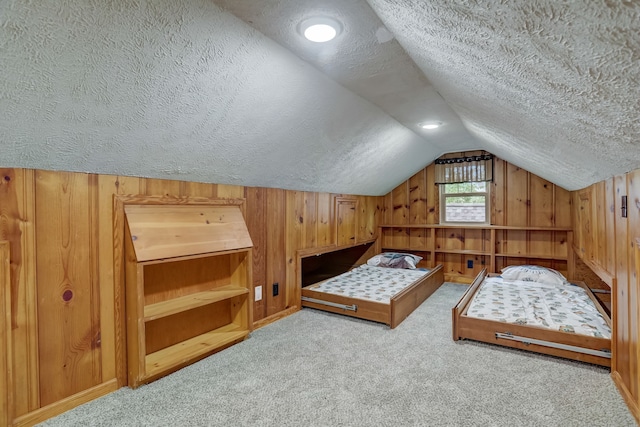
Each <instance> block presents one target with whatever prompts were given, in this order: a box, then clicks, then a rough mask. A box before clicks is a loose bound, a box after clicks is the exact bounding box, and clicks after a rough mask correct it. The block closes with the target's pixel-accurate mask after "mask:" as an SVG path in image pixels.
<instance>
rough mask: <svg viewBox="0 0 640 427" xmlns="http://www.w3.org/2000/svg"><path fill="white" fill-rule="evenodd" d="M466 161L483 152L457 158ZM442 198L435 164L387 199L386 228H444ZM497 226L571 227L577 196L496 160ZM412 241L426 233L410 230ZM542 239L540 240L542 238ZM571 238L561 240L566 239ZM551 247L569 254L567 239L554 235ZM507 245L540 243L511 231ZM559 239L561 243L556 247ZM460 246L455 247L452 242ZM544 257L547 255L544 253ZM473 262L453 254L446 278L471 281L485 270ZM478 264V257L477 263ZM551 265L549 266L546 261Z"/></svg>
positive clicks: (492, 191) (472, 233)
mask: <svg viewBox="0 0 640 427" xmlns="http://www.w3.org/2000/svg"><path fill="white" fill-rule="evenodd" d="M454 154H458V155H461V156H466V155H475V154H479V152H465V153H453V154H452V155H454ZM439 198H440V193H439V188H438V185H436V184H435V164H433V163H432V164H430V165H429V166H427V167H426V168H424V169H423V170H421V171H419V172H418V173H416V174H415V175H413V176H412V177H411V178H409V179H408V180H407V181H405V182H403V183H402V184H400V185H399V186H397V187H396V188H395V189H393V190H392V191H391V192H390V193H389V194H387V195H386V196H385V198H384V206H383V212H382V223H383V224H394V225H406V224H438V223H439V222H440V202H439ZM489 198H490V204H491V213H490V215H491V224H492V225H506V226H528V227H567V228H570V227H571V195H570V193H569V191H567V190H565V189H563V188H561V187H558V186H557V185H554V184H553V183H551V182H549V181H546V180H544V179H542V178H540V177H539V176H537V175H535V174H533V173H530V172H528V171H526V170H524V169H522V168H519V167H517V166H515V165H512V164H510V163H508V162H506V161H504V160H502V159H499V158H495V159H494V179H493V182H492V183H491V186H490V195H489ZM409 232H410V233H411V236H410V238H414V237H415V238H417V239H419V238H420V237H421V236H419V234H420V233H422V232H423V231H422V230H409ZM478 232H479V231H478V230H473V231H470V232H469V233H470V234H469V236H466V235H463V234H459V233H458V234H456V235H455V238H456V239H459V240H461V241H464V240H466V239H467V238H469V239H475V238H477V236H476V234H477V233H478ZM540 235H541V234H540V233H537V234H536V238H537V239H539V238H540ZM565 235H566V234H565V233H562V234H558V236H565ZM548 237H549V240H550V241H554V243H553V245H555V246H557V247H555V248H553V250H554V251H555V252H556V253H562V252H564V253H566V252H567V248H566V246H567V242H566V241H565V239H564V237H556V236H555V234H554V233H553V232H551V231H549V232H548ZM503 238H504V240H505V241H506V240H510V241H511V242H512V243H511V244H515V243H514V242H516V241H519V242H520V243H521V244H522V245H526V246H527V247H529V246H531V247H534V246H535V245H536V241H530V242H529V241H528V240H529V239H528V235H527V232H526V231H506V232H504V235H503ZM555 239H558V241H555ZM452 244H455V242H452ZM538 252H539V253H542V251H538ZM468 258H469V256H464V255H457V254H448V255H444V256H442V259H440V260H438V263H442V264H443V266H444V271H445V275H446V276H447V277H449V278H453V277H461V278H463V280H464V279H465V278H466V279H467V280H470V279H472V278H473V276H475V274H477V273H478V272H479V271H480V269H481V268H482V265H481V262H482V259H479V260H478V261H480V262H476V263H475V266H474V267H473V268H472V269H469V268H468V267H467V259H468ZM476 258H478V257H476ZM543 262H545V261H543ZM549 266H550V267H554V268H557V269H558V270H564V269H566V268H567V267H566V262H565V263H564V264H563V265H562V266H560V265H558V266H556V265H555V264H554V262H549Z"/></svg>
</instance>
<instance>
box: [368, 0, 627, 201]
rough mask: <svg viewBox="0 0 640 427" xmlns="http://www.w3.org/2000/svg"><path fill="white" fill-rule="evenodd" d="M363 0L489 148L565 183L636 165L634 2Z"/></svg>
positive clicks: (580, 183) (582, 183) (573, 185)
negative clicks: (366, 1) (366, 0)
mask: <svg viewBox="0 0 640 427" xmlns="http://www.w3.org/2000/svg"><path fill="white" fill-rule="evenodd" d="M368 2H369V4H370V5H371V7H372V8H373V10H374V11H376V13H377V14H378V16H380V18H381V19H382V21H383V22H384V24H385V25H386V26H387V28H389V29H390V30H391V32H393V33H394V34H395V35H396V37H397V38H398V40H399V42H400V44H401V45H402V46H403V47H404V48H405V50H406V51H407V53H408V54H409V56H410V57H411V58H412V59H413V60H414V61H415V62H416V64H417V65H418V67H419V68H420V69H421V70H422V71H423V72H424V73H425V75H426V76H427V77H428V78H429V79H430V80H431V81H432V82H433V84H434V86H436V87H437V88H438V90H439V91H440V93H441V94H442V95H443V97H444V99H445V100H446V101H447V102H448V103H449V105H450V106H451V107H452V108H453V109H454V110H455V111H456V112H457V113H458V115H459V116H460V118H461V119H462V121H463V123H464V124H465V126H466V127H467V129H469V131H470V132H471V133H472V134H473V135H474V136H476V138H477V139H478V141H481V146H482V147H483V148H484V149H486V150H487V151H490V152H492V153H494V154H497V155H498V156H500V157H502V158H504V159H506V160H509V161H511V162H512V163H515V164H517V165H520V166H522V167H524V168H525V169H527V170H529V171H531V172H534V173H536V174H537V175H539V176H542V177H544V178H546V179H548V180H550V181H553V182H555V183H557V184H560V185H561V186H563V187H565V188H566V189H569V190H575V189H579V188H583V187H586V186H588V185H590V184H592V183H594V182H597V181H601V180H603V179H606V178H608V177H610V176H612V175H615V174H618V173H624V172H627V171H630V170H633V169H637V168H638V167H639V166H640V1H635V0H619V1H618V0H616V1H554V0H548V1H541V0H538V1H530V0H508V1H483V0H465V1H448V0H429V1H424V2H422V1H420V2H418V1H406V0H405V1H403V0H368Z"/></svg>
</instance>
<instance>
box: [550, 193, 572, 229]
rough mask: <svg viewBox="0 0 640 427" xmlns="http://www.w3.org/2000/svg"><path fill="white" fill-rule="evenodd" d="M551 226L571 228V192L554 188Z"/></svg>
mask: <svg viewBox="0 0 640 427" xmlns="http://www.w3.org/2000/svg"><path fill="white" fill-rule="evenodd" d="M553 206H554V208H553V216H554V222H553V225H554V226H556V227H566V228H569V227H571V192H569V191H567V190H565V189H564V188H562V187H558V186H557V185H556V186H554V202H553Z"/></svg>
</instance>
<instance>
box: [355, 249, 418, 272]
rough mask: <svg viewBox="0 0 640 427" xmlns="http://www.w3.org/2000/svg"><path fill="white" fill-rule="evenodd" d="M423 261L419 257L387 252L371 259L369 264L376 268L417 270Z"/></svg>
mask: <svg viewBox="0 0 640 427" xmlns="http://www.w3.org/2000/svg"><path fill="white" fill-rule="evenodd" d="M421 259H422V257H420V256H418V255H412V254H403V253H395V252H385V253H381V254H378V255H375V256H373V257H371V258H370V259H369V260H368V261H367V264H368V265H373V266H375V267H389V268H409V269H415V268H416V266H417V265H418V263H419V262H420V260H421Z"/></svg>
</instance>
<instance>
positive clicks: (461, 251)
mask: <svg viewBox="0 0 640 427" xmlns="http://www.w3.org/2000/svg"><path fill="white" fill-rule="evenodd" d="M435 252H436V253H438V254H460V255H483V256H489V255H491V253H490V252H486V251H475V250H472V249H436V250H435Z"/></svg>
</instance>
